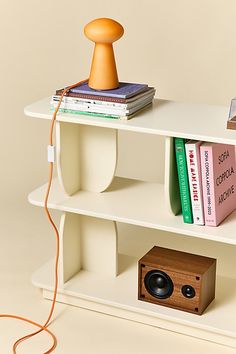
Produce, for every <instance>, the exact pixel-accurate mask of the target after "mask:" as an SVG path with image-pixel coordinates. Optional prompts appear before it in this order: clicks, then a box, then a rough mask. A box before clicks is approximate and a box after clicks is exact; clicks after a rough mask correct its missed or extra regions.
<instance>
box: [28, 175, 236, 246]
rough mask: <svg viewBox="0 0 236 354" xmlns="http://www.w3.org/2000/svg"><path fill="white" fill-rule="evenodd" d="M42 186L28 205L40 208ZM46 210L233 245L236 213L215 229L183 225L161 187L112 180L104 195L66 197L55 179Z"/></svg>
mask: <svg viewBox="0 0 236 354" xmlns="http://www.w3.org/2000/svg"><path fill="white" fill-rule="evenodd" d="M45 193H46V185H43V186H42V187H40V188H38V189H36V190H35V191H33V192H32V193H30V194H29V197H28V199H29V202H30V203H31V204H34V205H37V206H41V207H43V206H44V196H45ZM49 207H50V208H52V209H56V210H61V211H67V212H72V213H78V214H81V215H88V216H94V217H97V218H102V219H107V220H113V221H118V222H123V223H128V224H133V225H139V226H144V227H149V228H153V229H159V230H164V231H169V232H173V233H178V234H183V235H187V236H194V237H199V238H203V239H208V240H214V241H219V242H223V243H229V244H233V245H235V244H236V233H235V230H236V212H234V213H233V214H231V215H230V216H229V217H228V218H227V219H226V220H224V221H223V222H222V224H221V225H219V226H218V227H209V226H199V225H193V224H185V223H183V220H182V215H178V216H174V215H172V214H171V213H170V212H169V211H168V208H167V207H165V192H164V185H163V184H156V183H147V182H142V181H137V180H130V179H125V178H119V177H116V178H115V179H114V180H113V182H112V184H111V186H110V187H109V188H108V189H107V191H106V192H104V193H93V192H87V191H82V190H81V191H79V192H78V193H76V194H74V195H73V196H67V195H66V194H65V193H64V192H63V191H62V189H61V188H60V186H59V183H58V180H57V179H55V180H54V181H53V184H52V190H51V193H50V197H49Z"/></svg>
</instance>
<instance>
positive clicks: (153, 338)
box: [0, 202, 236, 354]
mask: <svg viewBox="0 0 236 354" xmlns="http://www.w3.org/2000/svg"><path fill="white" fill-rule="evenodd" d="M12 208H13V209H12ZM0 230H1V232H0V245H1V247H0V281H1V284H2V286H1V292H0V304H1V309H0V312H1V313H14V314H18V315H23V316H24V315H25V316H28V317H29V318H31V319H33V320H35V321H38V322H40V323H42V322H43V321H45V318H46V316H47V313H48V310H49V307H50V302H49V301H46V300H43V299H42V296H41V292H40V291H39V290H38V289H35V288H34V287H33V286H32V285H31V282H30V277H31V274H32V273H33V271H34V270H35V269H37V267H38V266H40V265H41V264H42V263H43V262H44V261H45V260H47V259H48V258H50V256H51V255H52V254H53V244H54V240H53V237H54V236H53V233H52V232H50V229H49V228H48V224H47V221H46V218H45V216H44V213H43V211H42V210H41V209H40V208H35V207H31V206H29V205H28V204H27V202H25V205H24V207H22V204H21V207H17V205H15V206H12V205H8V206H7V207H6V209H5V210H1V220H0ZM50 329H51V330H52V331H53V332H54V333H55V334H56V336H57V338H58V348H57V349H56V351H55V352H56V353H58V354H62V353H63V354H110V353H113V354H120V353H124V354H134V353H135V354H141V353H142V354H143V353H149V352H150V353H166V354H178V353H181V354H182V353H191V354H194V353H208V354H223V353H225V354H233V353H236V350H233V349H231V348H226V347H223V346H219V345H215V344H212V343H209V342H206V341H201V340H197V339H193V338H190V337H186V336H183V335H179V334H175V333H171V332H168V331H165V330H161V329H157V328H153V327H149V326H145V325H141V324H138V323H133V322H129V321H126V320H122V319H118V318H113V317H111V316H106V315H102V314H99V313H95V312H91V311H88V310H83V309H79V308H76V307H70V306H66V305H62V304H58V305H57V307H56V313H55V316H54V321H53V323H52V325H51V326H50ZM30 330H31V328H30V327H29V326H28V325H26V324H23V323H18V322H17V321H15V320H8V319H1V320H0V353H1V354H2V353H3V354H7V353H11V344H12V343H13V341H14V340H15V339H16V338H18V337H19V336H21V335H24V334H26V333H28V332H29V331H30ZM49 345H50V339H49V338H48V336H47V335H46V334H40V335H39V336H37V337H35V338H34V339H32V340H30V341H28V342H25V343H24V344H23V345H22V346H21V347H19V353H22V354H29V353H30V354H32V353H33V354H38V353H40V354H42V353H43V352H44V351H45V350H46V349H47V348H48V346H49Z"/></svg>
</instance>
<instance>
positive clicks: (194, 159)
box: [185, 140, 205, 225]
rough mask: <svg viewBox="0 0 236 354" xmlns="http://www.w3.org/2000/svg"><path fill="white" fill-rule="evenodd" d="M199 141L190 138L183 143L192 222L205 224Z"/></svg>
mask: <svg viewBox="0 0 236 354" xmlns="http://www.w3.org/2000/svg"><path fill="white" fill-rule="evenodd" d="M201 143H202V142H201V141H191V140H190V141H189V142H187V143H186V144H185V151H186V159H187V168H188V178H189V187H190V196H191V202H192V212H193V222H194V224H197V225H204V224H205V219H204V206H203V196H202V173H201V157H200V145H201Z"/></svg>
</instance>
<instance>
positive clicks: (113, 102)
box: [51, 82, 155, 119]
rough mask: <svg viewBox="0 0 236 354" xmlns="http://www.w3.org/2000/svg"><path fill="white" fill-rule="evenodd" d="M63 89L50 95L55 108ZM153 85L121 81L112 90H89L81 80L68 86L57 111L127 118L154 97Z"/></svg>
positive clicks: (86, 84)
mask: <svg viewBox="0 0 236 354" xmlns="http://www.w3.org/2000/svg"><path fill="white" fill-rule="evenodd" d="M62 92H63V89H61V90H57V91H56V94H55V95H53V96H52V98H51V105H52V106H53V107H54V108H55V107H56V106H57V104H58V101H59V99H60V95H61V94H62ZM154 95H155V89H154V88H153V87H149V86H148V85H146V84H133V83H127V82H121V83H120V86H119V87H118V88H117V89H114V90H107V91H106V90H102V91H98V90H93V89H91V88H90V87H89V86H88V83H84V84H82V85H79V86H77V87H74V88H73V89H71V90H70V91H69V92H68V93H67V94H66V95H65V96H64V97H63V100H62V102H61V106H60V110H59V111H60V112H65V113H73V114H83V115H89V116H99V117H104V118H113V119H130V118H131V117H133V116H134V115H135V114H136V113H138V112H140V110H142V109H143V108H144V107H147V106H149V105H150V104H151V103H152V101H153V98H154Z"/></svg>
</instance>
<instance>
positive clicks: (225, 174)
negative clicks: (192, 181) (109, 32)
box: [200, 143, 236, 226]
mask: <svg viewBox="0 0 236 354" xmlns="http://www.w3.org/2000/svg"><path fill="white" fill-rule="evenodd" d="M200 153H201V168H202V186H203V202H204V214H205V224H206V225H208V226H217V225H219V224H220V222H221V221H222V220H224V219H225V218H226V217H227V216H228V215H229V214H230V213H231V212H232V211H233V210H235V208H236V163H235V146H234V145H227V144H217V143H203V144H202V145H201V147H200Z"/></svg>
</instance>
